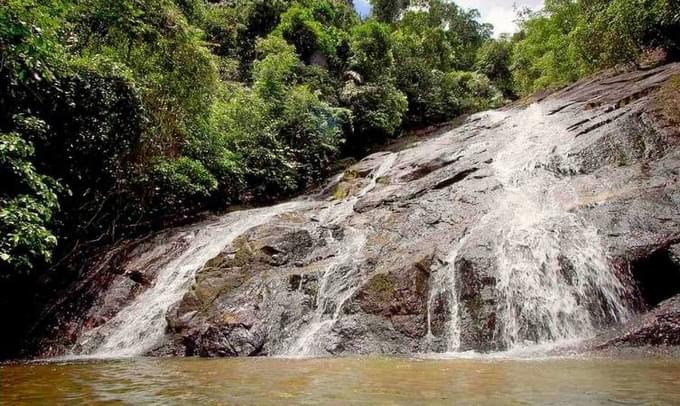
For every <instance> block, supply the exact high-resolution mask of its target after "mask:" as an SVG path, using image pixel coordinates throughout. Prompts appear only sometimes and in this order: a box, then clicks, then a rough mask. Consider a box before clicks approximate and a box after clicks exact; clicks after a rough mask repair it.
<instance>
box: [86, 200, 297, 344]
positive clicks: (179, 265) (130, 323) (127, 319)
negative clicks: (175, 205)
mask: <svg viewBox="0 0 680 406" xmlns="http://www.w3.org/2000/svg"><path fill="white" fill-rule="evenodd" d="M309 205H310V203H309V202H304V201H300V202H290V203H284V204H281V205H278V206H274V207H268V208H262V209H253V210H245V211H238V212H233V213H229V214H227V215H225V216H223V217H222V218H221V219H220V220H219V221H217V222H215V223H213V224H210V225H207V226H205V227H203V228H201V229H200V230H198V231H196V232H195V233H194V234H191V235H187V236H186V237H187V238H190V243H189V244H188V246H186V248H184V251H183V252H182V254H181V255H179V256H178V257H177V258H176V259H175V260H173V261H171V262H169V263H168V264H166V265H164V266H162V268H161V269H159V270H158V274H157V276H156V280H155V282H154V284H153V286H151V287H150V288H149V289H148V290H146V291H145V292H144V293H142V294H141V295H140V296H139V297H138V298H136V299H135V301H134V302H133V303H132V304H130V305H129V306H127V307H125V308H123V309H122V310H121V311H120V312H119V313H118V314H117V315H116V316H115V317H114V318H112V319H111V320H109V321H108V322H107V323H105V324H103V325H102V326H100V327H98V328H96V329H94V330H91V331H88V332H86V333H85V334H84V335H83V336H81V337H80V339H79V341H78V347H79V348H81V349H82V350H80V351H79V352H80V354H77V355H87V356H93V357H129V356H135V355H142V354H144V353H146V352H148V351H150V350H151V349H153V348H154V346H155V345H157V344H158V343H159V342H160V341H161V340H162V338H163V335H164V333H165V327H166V320H165V314H166V312H167V310H168V308H169V307H170V306H172V305H173V304H175V303H177V302H178V301H179V300H180V299H181V298H182V296H183V295H184V293H185V292H186V289H187V287H188V285H189V284H190V283H191V281H192V279H193V277H194V275H195V273H196V271H198V270H199V269H201V268H202V267H203V266H204V265H205V263H206V262H207V261H208V260H210V259H212V258H214V257H215V256H217V255H218V254H219V253H220V251H222V250H223V249H224V247H225V246H227V245H229V244H231V242H232V241H234V240H235V239H236V238H237V237H239V236H240V235H242V234H243V233H245V232H246V231H248V230H249V229H252V228H253V227H257V226H259V225H262V224H265V223H266V222H267V221H269V220H270V219H271V218H272V217H274V216H276V215H279V214H282V213H286V212H290V211H293V210H297V209H302V208H305V207H307V206H309Z"/></svg>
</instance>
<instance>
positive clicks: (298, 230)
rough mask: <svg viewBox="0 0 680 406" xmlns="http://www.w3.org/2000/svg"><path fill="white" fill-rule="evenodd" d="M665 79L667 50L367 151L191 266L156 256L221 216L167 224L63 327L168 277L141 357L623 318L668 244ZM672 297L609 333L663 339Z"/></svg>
mask: <svg viewBox="0 0 680 406" xmlns="http://www.w3.org/2000/svg"><path fill="white" fill-rule="evenodd" d="M674 75H680V65H677V64H676V65H667V66H664V67H661V68H657V69H654V70H649V71H641V72H632V73H627V74H624V75H619V76H612V75H601V76H599V77H595V78H591V79H589V80H586V81H582V82H579V83H577V84H575V85H573V86H571V87H570V88H567V89H564V90H562V91H560V92H557V93H555V94H553V95H550V96H548V97H547V98H545V99H542V100H540V101H537V102H536V103H534V104H531V105H529V106H520V105H517V106H512V107H509V108H507V109H505V110H502V111H494V112H486V113H480V114H477V115H474V116H472V117H470V118H469V119H468V120H467V121H466V122H465V123H464V124H463V125H462V126H460V127H458V128H455V129H452V130H450V131H448V132H444V133H442V134H439V135H437V136H436V137H434V138H429V139H423V140H421V141H420V142H418V143H416V144H415V145H413V146H411V147H410V148H408V149H405V150H403V151H400V152H397V153H392V152H382V153H377V154H374V155H371V156H369V157H366V158H365V159H363V160H362V161H360V162H359V163H357V164H356V165H354V166H352V167H350V168H348V169H347V170H346V171H345V172H344V173H342V174H339V175H338V176H336V177H335V178H334V179H332V180H330V181H329V182H328V183H327V185H326V187H324V188H323V189H321V190H319V191H318V192H317V193H315V194H310V195H307V196H303V197H302V198H300V199H299V202H304V204H301V205H299V206H296V205H293V206H290V207H288V208H286V209H285V210H283V209H281V208H280V206H275V207H272V208H271V210H276V214H275V215H270V216H269V217H267V218H266V219H265V218H262V217H261V216H264V215H266V214H267V212H268V210H267V209H258V210H255V211H252V216H255V217H258V216H259V217H258V218H261V221H257V222H254V223H253V225H252V226H249V227H246V228H245V229H244V230H242V232H240V234H238V235H237V236H236V237H235V238H233V239H226V240H225V241H224V243H223V245H221V246H220V247H219V248H220V249H219V250H218V251H219V254H218V255H214V254H213V255H211V256H210V258H206V260H205V261H203V262H201V263H200V264H199V265H198V266H195V267H193V268H192V267H187V266H181V267H178V266H176V265H172V264H174V262H172V261H171V260H166V261H164V260H162V258H163V255H160V254H162V253H163V252H167V253H172V256H173V257H179V258H183V256H187V257H191V256H197V255H198V256H200V255H201V254H202V253H203V254H204V253H205V252H204V248H202V247H203V245H202V244H197V243H196V242H195V241H194V242H193V243H186V244H184V245H182V243H181V241H183V240H182V238H189V237H191V235H194V234H195V232H194V231H192V230H196V229H205V228H210V227H217V226H218V225H220V224H222V223H220V221H221V220H216V221H215V223H210V222H206V223H204V224H201V225H196V226H194V227H193V228H190V229H184V230H174V231H169V232H168V233H167V235H165V236H164V237H162V238H161V237H158V238H157V239H156V240H155V241H151V242H149V243H148V244H149V245H148V246H147V247H154V248H153V249H151V248H147V251H146V253H144V254H142V256H143V257H145V258H148V260H147V261H146V262H144V261H143V263H142V262H139V260H135V259H133V258H129V259H127V260H126V261H124V264H123V268H124V271H123V272H122V274H120V275H119V276H117V277H116V278H114V279H115V280H113V281H110V283H108V284H107V286H108V287H107V289H105V290H104V291H99V292H98V293H97V294H96V299H95V303H104V304H105V305H104V306H102V307H97V306H93V307H92V308H89V309H87V310H85V311H79V312H77V314H78V317H76V318H73V319H71V322H69V324H68V326H69V327H68V331H69V334H70V335H71V336H72V337H74V338H73V339H77V338H78V337H79V336H82V335H83V334H84V333H87V332H88V331H90V330H92V329H96V328H100V326H107V325H108V324H110V323H113V322H112V321H110V320H113V319H112V317H113V316H114V315H115V314H116V312H117V311H119V310H120V309H121V308H123V307H125V304H126V303H128V304H129V303H131V302H134V301H135V300H136V299H135V298H136V297H138V296H139V295H140V293H139V292H144V291H146V290H147V289H156V290H158V292H160V294H162V293H163V292H164V291H163V286H159V285H158V284H159V283H161V282H159V281H161V280H165V279H164V278H166V276H167V275H173V274H174V273H176V272H180V273H183V274H182V275H180V276H181V277H183V278H186V283H185V285H182V286H184V289H185V293H184V294H183V296H180V299H178V301H176V302H175V303H174V304H172V305H171V306H170V307H169V309H168V310H167V312H166V313H165V320H166V321H167V323H166V326H165V327H164V330H163V333H164V334H162V335H163V336H164V339H163V340H162V341H161V342H159V343H157V345H156V346H154V347H153V348H147V349H146V351H145V352H146V353H150V354H155V355H162V354H175V355H200V356H249V355H280V354H295V355H327V354H334V355H338V354H376V353H385V354H387V353H390V354H394V353H413V352H443V351H466V350H476V351H497V350H504V349H508V348H512V347H515V346H521V345H530V344H535V343H545V342H551V341H559V340H563V339H565V340H566V339H573V338H578V337H581V336H588V335H592V334H595V333H596V332H597V331H598V330H599V329H602V328H606V327H607V326H610V325H613V324H618V323H622V322H626V321H629V320H635V319H636V318H635V317H636V316H635V315H636V313H637V312H640V311H643V310H645V309H647V308H651V307H653V306H654V305H656V304H657V303H658V301H659V300H664V299H667V297H668V294H669V293H664V294H663V295H665V297H663V298H662V297H661V296H663V295H661V296H659V297H658V298H656V299H655V298H652V296H653V295H650V294H647V293H646V289H647V290H649V289H651V288H653V287H654V286H657V287H658V285H659V284H660V282H659V281H658V279H659V278H658V277H657V276H658V275H657V274H656V273H655V269H658V265H659V264H666V265H667V264H671V263H674V264H678V262H679V259H678V258H680V252H679V250H678V248H677V247H678V245H676V244H678V243H679V242H680V185H678V180H679V179H680V133H679V131H678V128H676V127H674V126H673V125H670V124H669V123H668V121H667V119H666V118H665V116H664V114H666V113H663V114H662V112H667V111H668V109H667V108H666V107H667V106H661V105H660V103H661V104H662V103H663V100H660V99H659V96H658V95H659V91H660V90H659V89H662V88H663V86H664V85H665V83H667V82H668V80H669V78H671V77H673V76H674ZM662 107H663V108H662ZM679 111H680V106H679ZM249 213H250V212H244V214H243V216H241V217H243V219H241V220H240V221H249V220H248V219H249V216H251V214H249ZM270 214H271V213H270ZM228 230H231V228H228ZM232 231H233V230H232ZM192 233H194V234H192ZM180 236H184V237H181V238H180ZM172 244H174V245H173V248H172V249H169V248H168V247H169V246H170V245H172ZM205 245H210V241H206V242H205ZM187 247H190V248H187ZM150 251H154V252H155V254H154V253H149V252H150ZM660 251H663V252H664V255H666V254H667V255H666V256H665V257H664V258H665V259H664V260H663V261H666V262H663V261H661V260H660V259H658V258H656V257H654V253H658V252H660ZM154 261H158V262H157V264H156V265H154ZM659 261H661V262H659ZM181 263H182V264H183V263H184V262H181ZM169 264H170V265H169ZM669 266H670V265H669ZM669 269H670V268H669ZM655 275H656V276H655ZM664 275H665V276H664V278H666V279H663V278H661V279H663V280H664V281H666V283H667V284H668V285H673V284H675V283H678V284H680V282H677V281H676V280H675V279H672V277H671V276H669V275H670V274H664ZM645 281H647V282H645ZM673 281H675V282H673ZM645 283H647V284H648V285H649V284H651V285H650V286H651V287H650V286H646V287H645ZM85 285H87V284H85ZM128 285H134V286H135V288H134V289H131V288H130V287H129V286H128ZM652 285H653V286H652ZM679 287H680V286H679ZM652 290H653V289H652ZM137 291H139V292H137ZM77 292H78V290H77V289H75V290H74V294H77ZM130 292H132V293H130ZM673 292H675V293H677V292H678V291H677V290H676V291H673ZM673 292H671V293H673ZM673 300H674V301H673ZM673 300H671V302H668V303H670V305H669V304H668V303H667V302H663V304H662V305H661V308H660V309H661V310H659V311H658V312H657V313H650V317H653V320H652V319H650V320H652V321H650V322H649V323H643V325H641V327H639V328H638V329H636V330H635V329H634V330H631V331H632V332H631V333H630V334H631V335H630V338H625V339H624V338H621V339H620V340H619V341H618V343H620V345H627V344H632V343H635V342H638V341H640V337H644V336H655V337H662V338H661V339H659V340H656V341H654V340H649V342H651V343H662V342H663V343H673V340H672V337H673V334H675V333H674V332H676V331H677V330H676V328H677V318H676V316H677V315H676V313H677V312H676V313H674V312H675V310H673V309H675V308H676V307H677V306H675V305H676V304H677V303H676V302H677V297H676V298H675V299H673ZM106 303H115V305H106ZM676 310H677V309H676ZM116 328H119V327H116ZM111 329H113V327H112V328H111ZM101 331H103V332H105V331H106V329H103V330H101ZM101 335H102V336H103V337H102V339H105V338H106V333H102V334H101ZM677 336H678V335H677V334H676V335H675V337H677ZM63 341H68V340H63ZM80 341H82V340H80ZM676 344H677V343H676ZM91 348H92V349H91V351H89V353H97V351H98V350H97V345H91Z"/></svg>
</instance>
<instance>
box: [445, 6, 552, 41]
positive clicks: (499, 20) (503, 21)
mask: <svg viewBox="0 0 680 406" xmlns="http://www.w3.org/2000/svg"><path fill="white" fill-rule="evenodd" d="M455 2H456V4H458V5H459V6H461V7H463V8H465V9H470V8H476V9H477V10H479V13H480V14H481V15H482V18H481V20H482V21H483V22H485V23H490V24H493V26H494V34H495V35H496V36H498V35H500V34H502V33H513V32H515V31H517V25H516V24H515V21H514V20H515V18H516V15H515V7H514V6H515V4H516V5H517V7H518V8H522V7H530V8H532V9H534V10H536V9H539V8H541V7H543V0H517V1H507V0H506V1H503V0H455Z"/></svg>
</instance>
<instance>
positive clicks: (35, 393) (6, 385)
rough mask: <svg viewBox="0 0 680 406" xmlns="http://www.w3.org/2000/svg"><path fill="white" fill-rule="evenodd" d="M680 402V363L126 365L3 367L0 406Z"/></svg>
mask: <svg viewBox="0 0 680 406" xmlns="http://www.w3.org/2000/svg"><path fill="white" fill-rule="evenodd" d="M92 403H109V404H121V403H122V404H140V403H141V404H149V403H155V404H239V405H250V404H252V405H264V404H320V403H323V404H338V405H346V404H414V403H415V404H454V403H455V404H474V405H478V404H553V405H562V404H564V405H573V404H613V405H621V404H623V405H639V404H655V405H657V404H680V359H677V358H676V359H673V358H655V359H609V358H601V359H561V358H552V359H539V360H516V359H515V360H512V359H435V358H333V359H325V358H316V359H285V358H256V359H255V358H249V359H212V360H206V359H172V358H169V359H150V358H138V359H126V360H111V361H68V362H66V361H65V362H50V363H29V364H14V365H2V366H0V404H12V405H20V404H92Z"/></svg>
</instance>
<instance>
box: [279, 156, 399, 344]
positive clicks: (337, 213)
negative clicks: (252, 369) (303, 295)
mask: <svg viewBox="0 0 680 406" xmlns="http://www.w3.org/2000/svg"><path fill="white" fill-rule="evenodd" d="M397 157H398V154H389V155H387V156H386V157H385V158H383V160H382V162H381V163H380V165H379V166H378V167H377V168H376V169H374V170H373V172H372V173H371V175H370V178H369V182H368V184H367V185H366V186H364V187H363V188H362V189H361V190H360V191H359V192H358V193H357V194H356V195H354V196H350V197H347V198H345V199H344V200H342V201H341V202H339V203H338V204H336V205H334V206H331V207H329V208H327V209H325V210H324V211H323V212H322V213H321V215H320V222H321V224H322V226H323V227H331V226H334V225H339V224H340V222H342V221H344V220H346V219H347V218H348V217H349V216H350V215H351V214H352V213H353V212H354V206H355V204H356V203H357V201H358V200H359V199H360V198H361V197H363V196H365V195H366V194H367V193H369V192H371V191H372V190H373V189H375V187H376V186H377V184H378V180H379V179H380V177H382V176H384V175H385V174H386V173H387V172H388V171H389V170H390V169H391V168H392V167H393V166H394V163H395V162H396V160H397ZM329 234H330V233H329ZM328 243H329V244H334V243H335V244H338V250H339V251H340V253H341V254H340V255H338V256H337V258H336V260H335V261H333V263H332V264H331V265H329V266H328V267H327V268H326V270H325V271H324V272H323V274H322V275H321V280H320V282H319V292H318V295H317V298H316V305H315V309H316V310H315V312H314V315H313V317H312V320H311V321H310V322H309V323H308V326H307V327H306V328H305V329H304V330H303V331H302V333H301V334H300V335H299V337H298V338H297V340H296V341H295V342H294V343H293V345H292V346H291V347H290V348H289V349H288V351H287V353H288V354H289V355H315V354H317V353H319V352H320V348H319V347H318V346H317V343H318V338H319V337H320V336H321V334H322V333H324V332H326V331H328V330H329V329H331V328H332V327H333V325H334V324H335V323H336V322H337V321H338V319H339V318H340V315H341V312H342V309H343V305H344V304H345V302H346V301H347V300H349V299H350V298H351V297H352V296H353V295H354V293H356V291H357V289H358V288H359V287H360V286H361V284H362V282H363V278H364V275H363V274H362V272H361V262H362V261H363V258H362V256H361V251H362V249H363V247H364V244H365V243H366V235H365V233H364V232H363V231H362V230H359V229H357V228H355V227H351V226H349V227H346V229H345V237H344V238H343V240H342V241H333V238H332V236H329V241H328ZM340 244H341V245H340Z"/></svg>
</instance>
